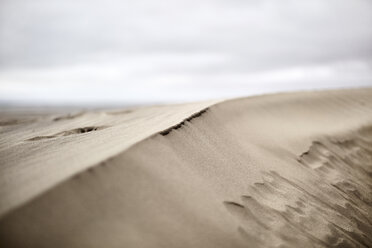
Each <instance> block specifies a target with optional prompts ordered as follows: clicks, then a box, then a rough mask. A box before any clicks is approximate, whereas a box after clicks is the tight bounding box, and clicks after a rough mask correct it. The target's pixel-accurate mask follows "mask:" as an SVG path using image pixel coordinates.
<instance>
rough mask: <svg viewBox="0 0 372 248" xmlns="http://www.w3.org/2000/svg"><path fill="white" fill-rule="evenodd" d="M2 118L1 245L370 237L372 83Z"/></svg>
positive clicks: (258, 243) (339, 241) (232, 243)
mask: <svg viewBox="0 0 372 248" xmlns="http://www.w3.org/2000/svg"><path fill="white" fill-rule="evenodd" d="M0 125H1V127H0V131H1V135H0V159H1V161H0V162H1V163H0V164H1V165H0V247H38V248H42V247H79V248H80V247H97V248H98V247H100V248H101V247H372V218H371V214H372V180H371V179H372V89H359V90H339V91H323V92H305V93H288V94H277V95H265V96H258V97H250V98H242V99H235V100H228V101H220V102H205V103H195V104H185V105H174V106H155V107H148V108H139V109H133V110H123V111H118V110H111V111H88V112H76V113H71V114H66V115H58V114H51V113H45V114H41V113H34V114H30V113H29V114H28V115H24V113H17V112H14V111H8V112H7V111H3V112H2V113H1V119H0Z"/></svg>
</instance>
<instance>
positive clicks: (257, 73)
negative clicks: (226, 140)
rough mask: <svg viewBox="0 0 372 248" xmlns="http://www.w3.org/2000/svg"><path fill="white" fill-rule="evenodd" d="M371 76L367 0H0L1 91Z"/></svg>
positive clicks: (19, 95) (201, 87)
mask: <svg viewBox="0 0 372 248" xmlns="http://www.w3.org/2000/svg"><path fill="white" fill-rule="evenodd" d="M365 86H369V87H371V86H372V1H370V0H161V1H152V0H133V1H132V0H105V1H102V0H89V1H88V0H59V1H58V0H0V102H8V103H18V104H47V105H69V104H151V103H179V102H189V101H199V100H208V99H219V98H231V97H240V96H248V95H255V94H263V93H275V92H282V91H295V90H312V89H328V88H345V87H346V88H348V87H365Z"/></svg>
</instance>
